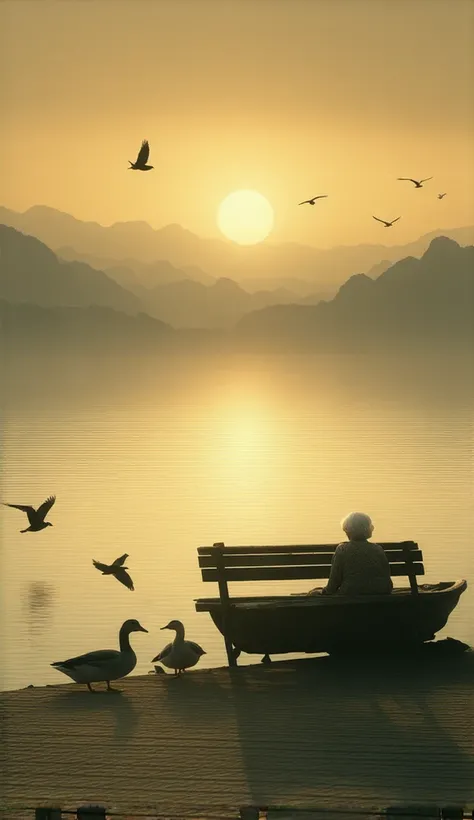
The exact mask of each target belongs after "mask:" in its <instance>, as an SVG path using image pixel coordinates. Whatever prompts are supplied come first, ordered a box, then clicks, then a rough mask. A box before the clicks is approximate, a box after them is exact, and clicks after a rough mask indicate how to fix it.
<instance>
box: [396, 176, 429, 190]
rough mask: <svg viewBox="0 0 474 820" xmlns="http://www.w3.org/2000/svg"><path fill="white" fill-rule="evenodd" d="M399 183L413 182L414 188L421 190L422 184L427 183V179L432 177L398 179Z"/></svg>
mask: <svg viewBox="0 0 474 820" xmlns="http://www.w3.org/2000/svg"><path fill="white" fill-rule="evenodd" d="M398 179H399V180H400V181H401V182H413V185H414V186H415V188H423V184H422V183H423V182H428V180H429V179H433V177H426V179H420V180H417V179H412V178H411V177H398Z"/></svg>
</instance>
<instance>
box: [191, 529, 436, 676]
mask: <svg viewBox="0 0 474 820" xmlns="http://www.w3.org/2000/svg"><path fill="white" fill-rule="evenodd" d="M380 546H382V547H383V549H384V550H385V553H386V555H387V558H388V561H389V564H390V572H391V575H392V576H393V577H400V576H405V577H408V579H409V582H410V588H411V592H412V594H413V595H417V594H418V584H417V580H416V578H417V576H418V575H424V572H425V571H424V566H423V563H422V562H423V554H422V552H421V550H420V549H419V548H418V544H416V543H415V542H414V541H401V542H389V543H382V544H381V545H380ZM336 547H337V544H303V545H298V544H297V545H294V544H292V545H287V546H261V547H259V546H248V547H240V546H237V547H226V546H225V545H224V544H223V543H218V544H214V545H213V546H212V547H199V548H198V557H199V567H200V569H201V576H202V580H203V581H204V582H206V583H210V582H212V583H217V584H218V587H219V598H199V599H197V600H196V601H195V606H196V611H197V612H209V613H211V615H212V614H213V611H215V610H216V607H219V608H220V609H221V612H222V618H223V629H222V632H223V635H224V641H225V646H226V652H227V658H228V661H229V666H236V665H237V657H238V655H239V654H240V652H238V651H237V652H236V650H235V648H234V646H233V644H232V641H231V639H230V636H229V631H228V629H227V628H226V626H227V623H228V619H229V617H230V616H231V613H232V608H233V607H236V606H241V605H243V604H245V603H248V602H250V603H253V602H254V603H257V602H258V603H262V604H263V603H265V602H268V603H270V602H272V601H275V602H276V601H278V600H281V599H282V596H281V594H280V596H273V595H266V596H251V597H248V596H247V597H231V595H230V592H229V586H228V585H229V583H231V582H232V583H233V582H246V583H248V582H249V581H290V580H291V581H295V580H303V579H307V580H311V579H324V578H329V574H330V571H331V563H332V559H333V556H334V552H335V550H336ZM284 597H287V596H284ZM331 597H332V598H333V597H334V596H331Z"/></svg>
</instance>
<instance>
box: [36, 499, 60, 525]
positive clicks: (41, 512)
mask: <svg viewBox="0 0 474 820" xmlns="http://www.w3.org/2000/svg"><path fill="white" fill-rule="evenodd" d="M55 501H56V496H55V495H50V496H49V498H47V499H46V501H43V503H42V504H41V506H40V507H38V509H37V510H36V515H37V516H38V518H41V519H43V521H44V519H45V518H46V516H47V515H48V513H49V511H50V509H51V507H52V506H53V504H54V502H55Z"/></svg>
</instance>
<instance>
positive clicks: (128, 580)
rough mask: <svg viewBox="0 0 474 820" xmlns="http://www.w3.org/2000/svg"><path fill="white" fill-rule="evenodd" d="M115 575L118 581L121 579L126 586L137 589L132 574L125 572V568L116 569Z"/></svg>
mask: <svg viewBox="0 0 474 820" xmlns="http://www.w3.org/2000/svg"><path fill="white" fill-rule="evenodd" d="M114 575H115V577H116V579H117V581H120V583H121V584H123V585H124V586H126V587H127V588H128V589H131V590H134V589H135V587H134V586H133V581H132V579H131V578H130V575H129V574H128V572H125V570H124V569H122V568H121V567H120V568H119V569H117V570H115V572H114Z"/></svg>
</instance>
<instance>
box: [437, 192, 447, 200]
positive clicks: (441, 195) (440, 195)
mask: <svg viewBox="0 0 474 820" xmlns="http://www.w3.org/2000/svg"><path fill="white" fill-rule="evenodd" d="M444 196H446V194H445V193H444V194H438V199H443V197H444Z"/></svg>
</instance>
